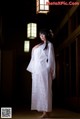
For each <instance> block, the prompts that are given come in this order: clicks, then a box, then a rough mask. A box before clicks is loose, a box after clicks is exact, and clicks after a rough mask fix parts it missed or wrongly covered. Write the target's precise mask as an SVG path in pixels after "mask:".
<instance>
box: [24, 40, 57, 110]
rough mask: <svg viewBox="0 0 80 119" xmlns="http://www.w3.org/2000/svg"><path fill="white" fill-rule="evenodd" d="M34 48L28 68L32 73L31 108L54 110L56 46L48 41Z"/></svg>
mask: <svg viewBox="0 0 80 119" xmlns="http://www.w3.org/2000/svg"><path fill="white" fill-rule="evenodd" d="M44 47H45V44H42V45H40V46H39V47H37V48H35V49H33V50H32V55H31V60H30V63H29V65H28V67H27V69H26V70H28V71H29V72H31V73H32V99H31V110H38V111H47V112H50V111H52V76H51V73H50V69H51V70H52V71H53V79H54V78H55V56H54V48H53V45H52V43H51V42H49V41H48V48H47V49H45V50H44Z"/></svg>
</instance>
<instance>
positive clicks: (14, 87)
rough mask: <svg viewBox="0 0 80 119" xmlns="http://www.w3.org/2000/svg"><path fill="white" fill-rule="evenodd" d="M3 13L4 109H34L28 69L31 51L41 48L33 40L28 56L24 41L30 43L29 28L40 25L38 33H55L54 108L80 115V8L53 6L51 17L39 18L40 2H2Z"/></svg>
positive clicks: (0, 68)
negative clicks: (32, 24) (33, 24)
mask: <svg viewBox="0 0 80 119" xmlns="http://www.w3.org/2000/svg"><path fill="white" fill-rule="evenodd" d="M52 1H53V0H52ZM55 1H56V0H55ZM74 1H75V0H74ZM72 8H73V9H72ZM75 9H76V10H75ZM1 12H2V13H3V15H1V16H0V92H1V94H0V95H1V107H3V106H5V107H9V106H11V107H14V108H22V107H23V108H24V107H25V108H28V109H30V106H31V85H32V84H31V82H32V79H31V74H30V73H29V72H27V71H26V67H27V65H28V63H29V61H30V57H31V49H32V47H33V46H34V45H36V44H37V42H38V39H37V38H35V39H31V40H30V52H29V53H25V52H24V41H25V40H29V39H27V24H28V23H29V22H36V23H37V28H38V29H37V31H39V30H40V29H41V28H47V29H52V30H53V32H54V39H53V41H52V43H53V45H54V48H55V58H56V79H55V80H54V81H53V87H52V89H53V108H54V107H63V108H68V109H71V110H73V109H74V110H77V111H79V109H80V88H79V87H80V84H79V83H80V78H79V76H80V63H79V61H80V56H79V51H80V40H79V39H80V15H79V12H80V6H77V8H76V6H70V5H68V6H65V5H63V6H59V5H57V6H54V5H52V6H50V11H49V13H48V14H36V0H35V1H34V0H26V1H25V0H23V1H19V2H18V1H5V2H4V1H2V2H1ZM70 14H71V15H70ZM65 16H67V17H66V20H65V19H64V17H65ZM65 21H66V22H65ZM62 23H63V25H61V24H62ZM37 35H38V34H37Z"/></svg>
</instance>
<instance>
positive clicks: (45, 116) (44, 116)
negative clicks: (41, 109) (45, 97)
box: [40, 113, 48, 118]
mask: <svg viewBox="0 0 80 119" xmlns="http://www.w3.org/2000/svg"><path fill="white" fill-rule="evenodd" d="M40 117H41V118H47V117H48V115H47V113H43V114H42V115H41V116H40Z"/></svg>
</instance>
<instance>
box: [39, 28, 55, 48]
mask: <svg viewBox="0 0 80 119" xmlns="http://www.w3.org/2000/svg"><path fill="white" fill-rule="evenodd" d="M40 34H44V35H45V37H46V45H45V48H44V50H45V49H47V47H48V40H51V39H52V38H53V32H52V30H51V29H50V30H47V29H41V30H40V31H39V35H40ZM42 44H43V42H42Z"/></svg>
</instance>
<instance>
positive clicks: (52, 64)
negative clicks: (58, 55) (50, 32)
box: [48, 43, 56, 79]
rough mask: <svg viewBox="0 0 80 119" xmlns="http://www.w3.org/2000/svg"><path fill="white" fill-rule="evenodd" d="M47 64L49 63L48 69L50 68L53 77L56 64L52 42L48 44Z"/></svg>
mask: <svg viewBox="0 0 80 119" xmlns="http://www.w3.org/2000/svg"><path fill="white" fill-rule="evenodd" d="M48 65H49V67H50V69H51V70H52V75H53V79H54V78H55V68H56V64H55V54H54V47H53V44H52V43H50V45H49V54H48Z"/></svg>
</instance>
